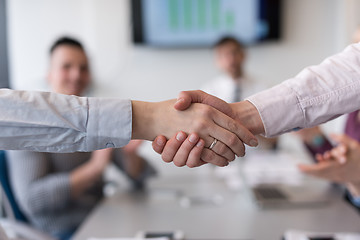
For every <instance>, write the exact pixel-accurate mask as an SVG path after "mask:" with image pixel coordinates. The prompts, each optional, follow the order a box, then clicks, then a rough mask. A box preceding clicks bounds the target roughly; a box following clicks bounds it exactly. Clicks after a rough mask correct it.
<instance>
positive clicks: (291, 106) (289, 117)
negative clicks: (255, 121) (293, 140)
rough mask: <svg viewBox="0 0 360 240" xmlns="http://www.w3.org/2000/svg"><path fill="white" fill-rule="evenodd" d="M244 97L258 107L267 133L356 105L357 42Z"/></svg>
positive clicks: (359, 82) (359, 105) (359, 103)
mask: <svg viewBox="0 0 360 240" xmlns="http://www.w3.org/2000/svg"><path fill="white" fill-rule="evenodd" d="M247 100H248V101H250V102H251V103H252V104H253V105H254V106H255V107H256V108H257V110H258V111H259V113H260V117H261V119H262V122H263V123H264V127H265V135H266V136H268V137H271V136H275V135H278V134H281V133H284V132H288V131H291V130H293V129H297V128H307V127H312V126H316V125H319V124H321V123H323V122H326V121H329V120H331V119H333V118H336V117H338V116H340V115H342V114H345V113H350V112H353V111H355V110H357V109H360V43H356V44H352V45H350V46H348V47H347V48H346V49H345V50H344V51H343V52H341V53H339V54H336V55H334V56H332V57H329V58H327V59H326V60H325V61H323V62H322V63H321V64H319V65H317V66H311V67H307V68H305V69H304V70H303V71H301V72H300V73H299V74H298V75H297V76H296V77H294V78H292V79H289V80H287V81H285V82H283V83H281V84H279V85H277V86H275V87H273V88H271V89H268V90H265V91H263V92H260V93H258V94H255V95H253V96H250V97H249V98H247Z"/></svg>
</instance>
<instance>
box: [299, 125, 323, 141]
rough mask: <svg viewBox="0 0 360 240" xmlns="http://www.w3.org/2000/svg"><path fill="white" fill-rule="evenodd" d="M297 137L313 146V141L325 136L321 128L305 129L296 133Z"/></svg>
mask: <svg viewBox="0 0 360 240" xmlns="http://www.w3.org/2000/svg"><path fill="white" fill-rule="evenodd" d="M294 134H295V135H297V136H298V137H300V139H301V140H302V141H303V142H305V143H306V144H308V145H312V144H313V140H314V138H315V137H317V136H321V137H323V136H324V134H323V133H322V131H321V129H320V127H319V126H316V127H312V128H304V129H301V130H299V131H296V132H294Z"/></svg>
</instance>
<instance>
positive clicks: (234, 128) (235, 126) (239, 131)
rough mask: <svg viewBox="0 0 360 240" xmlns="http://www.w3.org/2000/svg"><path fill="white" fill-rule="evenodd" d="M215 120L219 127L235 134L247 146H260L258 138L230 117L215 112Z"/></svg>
mask: <svg viewBox="0 0 360 240" xmlns="http://www.w3.org/2000/svg"><path fill="white" fill-rule="evenodd" d="M213 119H214V121H215V123H216V124H217V125H219V126H221V127H223V128H225V129H227V130H228V131H230V132H232V133H235V134H236V136H238V138H239V139H240V140H241V141H242V142H244V143H246V144H247V145H249V146H252V147H256V146H257V145H258V144H259V143H258V140H257V138H256V137H255V136H254V135H253V134H252V133H251V132H250V131H249V130H248V129H247V128H246V127H244V126H243V125H242V124H240V123H239V122H237V121H235V120H234V119H232V118H230V117H229V116H227V115H224V114H223V113H221V112H219V111H217V110H215V112H214V116H213ZM224 143H225V142H224ZM226 145H227V144H226ZM228 146H229V145H228Z"/></svg>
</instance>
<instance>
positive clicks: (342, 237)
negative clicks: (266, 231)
mask: <svg viewBox="0 0 360 240" xmlns="http://www.w3.org/2000/svg"><path fill="white" fill-rule="evenodd" d="M309 237H332V238H334V239H336V240H359V239H360V233H345V232H344V233H343V232H342V233H329V232H306V231H300V230H288V231H286V232H285V234H284V239H285V240H309Z"/></svg>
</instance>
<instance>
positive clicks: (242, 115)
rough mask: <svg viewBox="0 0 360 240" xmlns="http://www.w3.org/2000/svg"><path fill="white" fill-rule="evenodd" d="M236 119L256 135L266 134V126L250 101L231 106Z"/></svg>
mask: <svg viewBox="0 0 360 240" xmlns="http://www.w3.org/2000/svg"><path fill="white" fill-rule="evenodd" d="M230 106H231V108H232V110H233V113H234V116H235V119H236V120H237V121H239V122H240V123H241V124H243V125H244V126H245V127H246V128H247V129H249V131H250V132H252V133H253V134H254V135H258V134H264V133H265V129H264V124H263V122H262V120H261V117H260V114H259V112H258V111H257V109H256V107H255V106H254V105H253V104H252V103H250V102H249V101H241V102H238V103H231V104H230Z"/></svg>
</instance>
